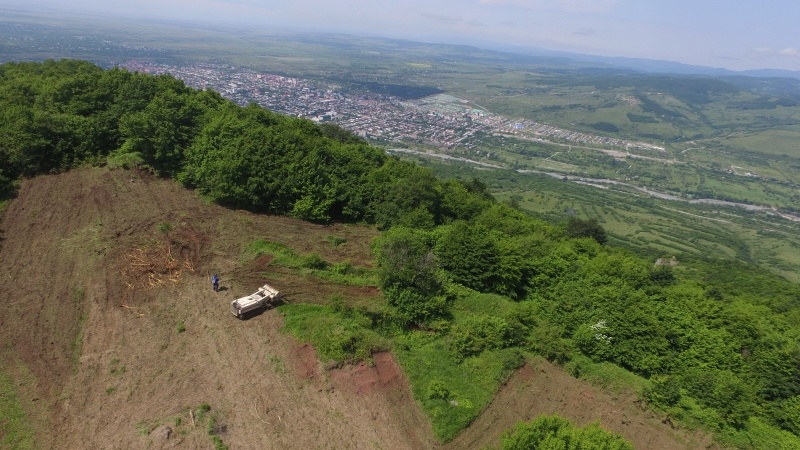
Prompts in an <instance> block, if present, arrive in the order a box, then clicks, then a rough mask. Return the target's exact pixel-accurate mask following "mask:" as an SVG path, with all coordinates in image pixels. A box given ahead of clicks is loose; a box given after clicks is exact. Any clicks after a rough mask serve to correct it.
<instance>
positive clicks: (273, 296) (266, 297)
mask: <svg viewBox="0 0 800 450" xmlns="http://www.w3.org/2000/svg"><path fill="white" fill-rule="evenodd" d="M281 297H282V294H281V293H280V292H279V291H278V290H277V289H275V288H274V287H272V286H270V285H268V284H265V285H263V286H261V287H260V288H258V290H257V291H256V292H255V293H254V294H251V295H248V296H247V297H242V298H237V299H236V300H234V301H232V302H231V312H232V313H233V315H234V316H236V318H237V319H241V318H242V317H243V316H244V315H245V314H246V313H248V312H250V311H255V310H257V309H259V308H264V309H266V308H267V307H268V306H270V305H271V304H273V303H275V302H277V301H278V300H280V299H281Z"/></svg>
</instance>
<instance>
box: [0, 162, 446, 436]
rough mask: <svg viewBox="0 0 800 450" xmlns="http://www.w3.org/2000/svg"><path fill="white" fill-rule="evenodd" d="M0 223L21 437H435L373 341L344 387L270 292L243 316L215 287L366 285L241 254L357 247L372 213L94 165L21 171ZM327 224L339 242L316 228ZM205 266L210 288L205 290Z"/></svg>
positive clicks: (306, 294)
mask: <svg viewBox="0 0 800 450" xmlns="http://www.w3.org/2000/svg"><path fill="white" fill-rule="evenodd" d="M165 224H168V225H169V226H167V225H165ZM0 229H2V230H3V240H2V241H1V243H0V245H2V248H1V249H0V264H2V267H4V268H5V270H4V274H3V278H4V285H5V294H4V302H3V303H4V304H3V308H2V312H0V325H1V326H0V341H2V342H3V343H4V345H3V349H2V360H3V368H2V371H3V372H4V375H7V376H10V377H11V378H13V379H14V382H13V385H14V386H15V387H16V388H17V389H16V391H17V392H16V394H17V399H18V404H19V405H20V406H22V408H23V409H24V410H26V414H27V415H28V416H29V418H30V420H28V421H26V422H27V423H23V424H19V426H18V428H17V429H16V431H15V430H11V432H12V433H14V432H15V433H18V434H21V435H23V436H22V438H21V440H20V441H19V442H21V443H22V444H25V445H27V444H26V443H28V444H29V443H31V441H30V439H31V436H32V442H33V446H34V448H64V449H66V448H159V447H160V446H161V445H162V444H163V445H164V446H172V445H174V444H175V443H176V442H180V443H181V444H182V445H180V447H181V448H210V447H212V446H213V442H212V441H213V439H214V437H213V436H216V437H217V438H219V439H220V440H221V441H222V442H224V444H226V445H229V446H230V447H231V448H317V447H318V446H319V445H320V444H321V443H323V442H324V443H326V446H329V447H332V448H347V447H350V448H366V447H369V448H371V447H372V445H373V444H374V445H375V446H378V447H381V448H398V447H401V448H428V447H431V445H433V444H432V441H431V440H432V434H431V432H430V425H428V424H427V421H426V419H425V417H424V416H423V415H422V413H421V411H420V410H419V408H418V407H416V406H415V404H414V401H413V399H412V397H411V393H410V391H409V390H408V387H407V383H406V382H405V380H404V378H403V377H402V376H401V375H400V371H399V368H398V367H397V365H396V363H395V362H394V360H393V359H392V358H391V357H389V356H388V355H387V357H383V358H377V365H376V368H377V369H378V370H382V371H383V372H382V376H381V377H377V375H376V373H377V372H376V369H368V370H367V372H368V373H367V374H365V375H364V374H362V378H361V379H362V380H364V379H365V378H364V377H367V379H369V377H372V378H374V382H375V384H376V388H375V389H373V390H372V391H370V392H369V393H365V394H364V395H359V396H354V395H352V394H351V393H350V391H352V389H350V386H348V383H349V382H350V380H351V377H349V376H339V377H336V378H334V377H329V376H328V375H327V374H326V373H325V372H323V371H322V369H321V367H320V363H319V362H318V361H317V358H316V355H315V352H314V349H313V348H311V347H308V346H303V345H301V344H299V343H297V342H296V341H293V340H292V339H291V338H289V337H288V336H285V335H283V334H280V333H279V329H280V328H281V326H282V325H281V323H282V319H281V316H280V314H278V312H277V311H276V310H269V311H267V312H266V313H264V314H261V315H259V316H256V317H253V318H252V319H250V320H245V321H238V320H236V319H235V318H234V317H233V316H232V315H231V313H230V312H229V307H228V304H229V302H230V300H232V299H233V298H237V297H240V296H243V295H247V294H250V293H252V291H253V290H254V289H255V287H257V286H258V283H264V282H266V280H268V281H269V282H272V283H274V284H275V285H276V286H279V287H280V288H281V289H285V292H286V294H287V297H288V298H291V299H292V301H297V302H315V301H318V299H320V298H321V297H322V296H325V295H330V294H331V293H332V292H342V294H343V295H346V296H347V297H348V298H354V297H369V296H374V295H375V294H376V290H374V289H368V288H346V287H345V288H342V287H339V286H335V285H333V284H331V283H326V282H323V281H320V280H319V279H313V278H309V279H302V278H301V277H299V276H298V275H296V274H292V273H289V272H287V271H281V269H280V268H275V267H268V266H267V265H266V264H261V263H259V264H261V265H260V266H259V265H258V264H256V265H253V264H250V265H248V264H244V263H240V259H239V257H240V254H241V251H242V247H243V245H244V244H245V243H247V242H248V241H250V240H253V239H255V238H256V237H258V238H266V239H271V240H275V241H278V242H285V243H286V244H287V245H288V246H290V247H294V248H295V249H296V250H297V251H298V252H303V251H307V250H308V249H307V248H305V247H306V246H311V247H315V251H317V252H319V253H321V254H322V256H324V257H325V258H326V259H327V260H331V261H336V260H341V259H345V258H347V259H349V260H351V261H356V262H358V259H357V258H358V257H359V256H358V255H363V254H367V255H369V250H368V247H367V246H368V244H369V241H370V240H371V239H372V236H373V231H371V230H370V229H366V228H359V227H339V226H330V227H322V226H316V225H313V224H308V223H304V222H300V221H297V220H293V219H287V218H280V217H268V216H254V215H251V214H248V213H241V212H235V211H230V210H226V209H223V208H221V207H217V206H214V205H207V204H205V203H203V202H202V201H200V200H199V199H197V198H196V197H195V196H194V195H193V194H192V193H191V192H189V191H186V190H184V189H182V188H180V187H179V186H178V185H177V184H175V183H174V182H172V181H163V180H160V179H155V178H152V177H151V176H149V175H147V174H144V173H136V172H123V171H108V170H105V169H86V170H78V171H74V172H70V173H65V174H60V175H53V176H43V177H38V178H36V179H32V180H27V181H24V182H23V183H22V186H21V188H20V190H19V196H18V197H17V198H16V199H14V200H12V201H11V202H10V203H9V205H8V208H7V210H6V211H5V212H4V214H3V219H2V225H1V226H0ZM329 235H337V236H341V237H342V238H344V239H347V241H348V245H347V246H340V247H333V246H331V245H330V244H328V245H327V246H325V245H319V243H320V242H322V243H325V237H326V236H329ZM168 241H171V250H167V247H166V245H167V244H166V242H168ZM348 252H349V253H348ZM170 261H172V262H170ZM145 263H147V266H146V267H144V266H142V265H141V264H145ZM212 271H218V272H219V273H220V275H221V278H222V287H223V290H222V291H221V292H217V293H215V292H213V291H212V290H211V285H210V282H209V281H208V276H209V273H210V272H212ZM5 387H6V386H4V388H5ZM204 405H208V407H209V408H206V407H205V406H204ZM390 405H391V407H390ZM190 409H193V414H192V416H193V418H194V421H195V422H196V423H195V424H194V425H193V424H192V421H193V419H192V417H190V416H189V410H190ZM211 415H214V416H215V425H214V426H213V428H212V430H211V431H212V432H213V436H212V435H210V434H209V433H208V432H207V427H208V418H209V417H210V416H211ZM161 425H166V426H169V427H170V428H171V429H172V434H171V437H170V439H169V441H163V442H162V441H161V440H160V439H161V438H160V436H163V435H164V432H163V429H161V430H159V431H158V432H157V433H156V434H153V435H150V432H151V431H153V430H154V429H156V428H157V427H159V426H161ZM3 431H4V434H5V433H8V432H9V430H8V429H6V427H5V425H4V427H3ZM26 434H27V436H28V440H26V439H24V438H25V436H24V435H26ZM0 437H5V436H0ZM4 442H5V441H4ZM8 442H10V443H11V444H12V447H13V446H15V444H14V441H8Z"/></svg>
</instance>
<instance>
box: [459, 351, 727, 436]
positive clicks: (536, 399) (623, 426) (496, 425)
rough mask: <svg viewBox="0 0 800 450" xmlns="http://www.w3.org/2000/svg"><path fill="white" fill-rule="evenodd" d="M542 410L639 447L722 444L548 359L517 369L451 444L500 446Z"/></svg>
mask: <svg viewBox="0 0 800 450" xmlns="http://www.w3.org/2000/svg"><path fill="white" fill-rule="evenodd" d="M542 414H558V415H560V416H562V417H565V418H567V419H570V420H572V421H574V422H576V423H577V424H578V425H581V426H583V425H587V424H589V423H593V422H598V423H599V424H600V426H601V427H603V428H604V429H607V430H610V431H613V432H616V433H619V434H621V435H622V436H624V437H625V439H627V440H629V441H630V442H632V443H633V444H634V446H635V448H638V449H659V450H662V449H663V450H670V449H675V450H678V449H706V448H716V447H713V446H712V444H711V438H710V436H708V435H705V434H703V433H696V432H692V431H689V430H683V429H677V428H673V427H672V426H671V425H670V424H669V423H668V422H667V421H666V420H665V418H663V417H661V416H659V415H657V414H656V413H654V412H653V411H650V410H646V409H644V408H643V407H642V406H641V405H640V404H639V402H638V401H637V399H636V398H635V396H633V395H630V394H625V395H614V394H611V393H608V392H604V391H602V390H599V389H596V388H594V387H593V386H591V385H590V384H588V383H586V382H584V381H581V380H578V379H576V378H573V377H571V376H569V375H568V374H566V373H565V372H564V371H563V370H562V369H561V368H559V367H557V366H555V365H553V364H551V363H549V362H547V361H544V360H539V361H536V362H534V363H530V364H528V365H526V366H524V367H523V368H522V369H520V370H519V371H517V372H516V373H515V374H514V375H513V376H512V377H511V379H510V380H509V381H508V382H507V383H506V385H504V386H503V387H502V388H501V389H500V391H499V392H498V394H497V396H496V397H495V398H494V399H493V401H492V403H491V404H490V405H489V406H488V407H487V408H486V410H485V411H484V412H483V414H481V416H480V417H478V418H477V419H476V420H475V422H473V423H472V425H471V426H470V427H469V428H468V429H466V430H465V431H464V432H463V433H461V434H460V435H459V436H457V437H456V439H454V440H453V441H452V442H450V443H449V444H448V445H447V446H446V448H448V449H463V448H475V449H477V448H485V447H486V446H488V445H498V444H499V443H500V436H501V434H502V431H503V430H505V429H508V428H510V427H512V426H514V424H515V423H516V422H517V421H528V420H532V419H535V418H536V417H538V416H540V415H542Z"/></svg>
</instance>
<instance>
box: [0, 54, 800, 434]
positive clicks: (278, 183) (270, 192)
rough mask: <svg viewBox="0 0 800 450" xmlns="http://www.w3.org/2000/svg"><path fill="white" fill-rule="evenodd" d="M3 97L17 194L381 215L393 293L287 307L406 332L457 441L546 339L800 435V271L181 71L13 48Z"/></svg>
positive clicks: (9, 182)
mask: <svg viewBox="0 0 800 450" xmlns="http://www.w3.org/2000/svg"><path fill="white" fill-rule="evenodd" d="M0 115H1V116H0V118H2V120H0V190H1V191H2V193H3V195H4V196H6V197H11V196H13V193H14V189H15V186H16V183H17V180H19V179H20V177H31V176H35V175H38V174H45V173H52V172H58V171H66V170H69V169H72V168H75V167H79V166H82V165H87V164H89V165H101V164H107V165H108V166H109V167H112V168H115V167H125V166H131V165H141V166H144V167H148V168H150V169H151V170H152V171H154V172H155V173H157V174H159V175H161V176H165V177H173V178H175V179H176V180H177V181H179V182H180V183H182V184H183V185H184V186H186V187H188V188H191V189H195V190H196V191H197V192H199V193H200V194H202V195H203V196H206V197H208V198H209V199H211V200H213V201H216V202H218V203H220V204H223V205H227V206H231V207H236V208H244V209H249V210H251V211H254V212H261V213H269V214H288V215H292V216H295V217H298V218H301V219H305V220H311V221H316V222H331V221H341V222H358V223H368V224H375V225H377V226H378V227H379V228H380V229H381V230H384V231H383V234H382V235H381V236H380V237H379V238H378V239H377V240H376V242H375V243H374V248H375V255H376V259H377V261H378V265H379V266H378V269H377V274H376V275H377V279H378V280H379V285H380V288H381V290H382V291H383V293H384V297H385V299H386V305H376V306H375V308H370V309H367V310H362V309H351V308H348V307H347V306H346V305H343V304H342V303H341V300H338V301H335V302H332V304H331V305H330V306H324V307H319V306H317V305H287V307H290V308H288V309H287V316H288V317H287V327H289V328H292V327H294V328H295V329H303V330H305V331H303V332H305V333H306V335H305V336H306V337H307V338H308V339H310V340H312V341H313V342H314V344H315V346H317V347H318V348H319V351H320V353H321V355H322V356H323V357H331V358H333V359H336V360H340V361H342V360H348V361H352V360H354V359H358V358H367V357H369V353H370V352H371V351H372V350H376V349H379V348H391V349H392V350H394V351H395V352H396V353H397V354H398V358H399V359H400V361H401V363H402V364H403V367H404V370H406V372H407V374H408V376H409V378H410V380H411V383H412V386H413V389H414V393H415V397H417V399H418V401H419V402H420V404H421V405H422V407H423V409H424V410H425V411H426V413H427V414H428V415H429V417H430V418H431V421H432V423H433V427H434V431H435V432H436V433H437V435H438V436H439V437H440V438H441V439H444V440H447V439H451V438H452V437H453V436H455V434H457V433H458V431H459V430H461V429H462V428H463V427H465V426H467V425H468V424H469V423H470V422H471V421H472V420H473V419H474V418H475V417H476V416H477V414H479V413H480V411H481V410H482V408H483V407H484V406H485V405H486V404H488V401H489V399H490V398H491V395H492V393H493V392H494V390H495V389H496V388H497V386H498V384H499V383H501V382H502V381H503V380H504V379H506V378H507V377H508V375H509V373H511V371H513V370H514V369H516V368H518V367H520V366H521V365H522V364H523V363H524V361H525V358H528V357H532V355H540V356H542V357H545V358H547V359H549V360H551V361H554V362H557V363H559V364H562V365H564V367H565V368H566V369H567V370H568V371H570V372H571V373H572V374H574V375H575V376H584V375H586V374H591V373H595V372H596V371H598V370H600V369H599V368H602V367H605V366H603V364H606V363H613V364H614V365H616V366H618V367H621V368H622V369H621V370H620V372H619V373H623V372H625V373H630V374H632V375H630V376H631V379H632V380H635V381H634V382H635V383H636V384H637V387H636V388H637V389H641V395H642V397H643V399H644V400H646V401H647V402H648V403H649V404H650V405H651V406H652V407H654V408H657V409H660V410H662V411H665V412H666V413H667V414H669V415H670V416H672V417H674V418H676V419H678V420H682V421H684V422H685V423H687V424H693V425H702V426H704V427H707V428H709V429H712V430H714V431H717V432H719V433H720V435H721V436H722V439H723V440H724V442H725V443H726V444H729V445H733V446H738V447H742V448H753V447H755V448H800V439H798V435H800V345H798V344H799V343H800V336H799V335H798V334H799V333H800V313H799V311H800V308H799V307H800V288H799V287H798V286H797V285H794V284H791V283H788V282H786V281H785V280H782V279H780V278H776V277H774V276H772V275H769V274H766V273H762V272H760V271H757V270H756V269H753V268H752V267H749V266H744V265H737V264H733V263H730V264H728V265H717V264H716V263H713V262H703V261H696V264H693V265H691V266H690V265H688V264H687V265H681V266H678V267H676V268H672V267H669V266H653V264H652V261H644V260H642V259H641V258H639V257H636V256H634V255H632V254H630V253H629V252H627V251H624V250H622V249H618V248H612V247H608V246H606V245H604V241H605V236H604V233H603V230H602V228H601V227H600V226H599V225H598V224H597V223H596V222H594V221H592V220H583V219H572V220H571V221H570V222H569V223H568V224H566V226H565V225H563V224H550V223H545V222H542V221H540V220H537V219H534V218H531V217H530V216H528V215H525V214H523V213H522V212H520V211H519V210H517V209H515V208H514V207H513V206H511V205H508V204H504V203H499V202H496V201H495V200H494V199H493V198H492V196H491V195H489V193H488V192H487V189H486V186H485V185H484V184H482V183H481V182H479V181H477V180H440V179H437V178H436V177H435V176H434V175H433V174H432V173H431V172H430V171H429V170H427V169H424V168H421V167H419V166H416V165H414V164H412V163H409V162H405V161H401V160H399V159H397V158H394V157H390V156H388V155H386V154H385V153H384V152H383V151H382V150H380V149H378V148H375V147H372V146H370V145H369V144H368V143H366V142H365V141H363V140H361V139H359V138H357V137H355V136H353V135H351V134H350V133H348V132H346V131H344V130H342V129H340V128H338V127H336V126H334V125H316V124H314V123H313V122H311V121H308V120H305V119H299V118H290V117H286V116H282V115H279V114H275V113H273V112H270V111H268V110H265V109H263V108H261V107H259V106H257V105H250V106H247V107H240V106H237V105H235V104H233V103H231V102H229V101H227V100H225V99H223V98H222V97H221V96H220V95H219V94H217V93H215V92H211V91H197V90H194V89H190V88H187V87H186V86H185V85H184V84H183V82H181V81H179V80H176V79H174V78H173V77H170V76H157V77H154V76H149V75H142V74H138V73H130V72H127V71H124V70H120V69H111V70H102V69H100V68H98V67H96V66H94V65H92V64H90V63H86V62H79V61H67V60H65V61H58V62H56V61H47V62H44V63H7V64H4V65H2V66H0ZM317 265H318V266H320V267H323V268H324V267H325V262H324V261H318V262H317ZM345 269H347V268H345ZM345 269H343V270H342V272H347V270H345ZM344 275H346V273H344ZM292 308H294V309H292ZM292 314H294V316H291V315H292ZM331 320H333V322H334V323H336V325H335V326H333V327H331V326H327V327H322V326H321V325H320V324H323V323H325V324H330V323H331V322H330V321H331ZM301 334H302V332H301ZM431 361H436V364H432V363H431ZM467 405H468V406H467ZM507 439H509V440H510V439H512V437H510V436H507ZM508 448H513V447H512V446H511V444H509V447H508Z"/></svg>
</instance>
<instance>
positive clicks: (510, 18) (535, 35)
mask: <svg viewBox="0 0 800 450" xmlns="http://www.w3.org/2000/svg"><path fill="white" fill-rule="evenodd" d="M770 6H771V7H769V8H767V7H762V6H761V4H758V3H755V2H739V3H733V2H723V1H721V0H700V1H694V2H689V1H688V0H675V1H673V2H654V1H641V0H640V1H634V0H469V1H466V2H465V1H463V0H462V1H460V2H459V1H456V0H439V1H436V2H430V1H428V2H425V1H421V0H410V1H407V2H404V3H403V4H394V3H390V2H388V1H386V0H372V1H369V2H366V1H363V0H342V1H338V2H327V3H326V2H314V1H309V0H298V1H297V2H294V3H292V4H291V5H289V4H286V3H279V2H276V1H273V0H196V1H189V0H130V1H126V2H115V1H103V0H72V1H69V2H67V3H65V2H63V1H57V0H27V1H23V0H6V2H5V7H13V8H18V9H20V10H27V11H41V12H58V11H61V12H72V13H76V14H84V13H94V14H103V15H110V16H120V17H126V18H129V19H133V20H140V19H153V20H182V21H189V22H203V23H208V24H212V23H216V24H219V25H231V24H241V25H248V26H251V25H258V26H265V27H276V28H277V27H281V28H286V27H291V28H294V29H298V30H303V31H326V32H342V33H350V34H358V35H372V36H377V37H387V38H402V39H410V40H416V41H426V42H441V43H451V44H467V45H473V46H478V47H487V48H495V49H497V48H500V47H503V46H508V48H517V49H522V48H539V49H544V50H551V51H564V52H572V53H582V54H588V55H598V56H610V57H628V58H644V59H653V60H666V61H675V62H680V63H684V64H694V65H700V66H707V67H716V68H725V69H730V70H753V69H783V70H794V71H800V33H798V32H797V31H796V29H795V23H794V22H795V18H796V17H800V2H794V1H789V0H775V1H773V2H771V5H770Z"/></svg>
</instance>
